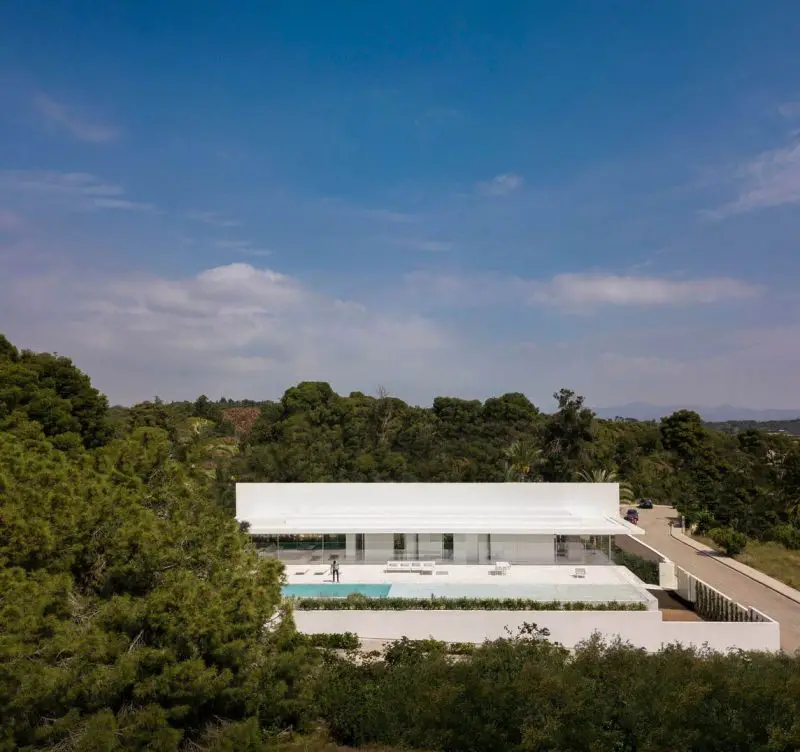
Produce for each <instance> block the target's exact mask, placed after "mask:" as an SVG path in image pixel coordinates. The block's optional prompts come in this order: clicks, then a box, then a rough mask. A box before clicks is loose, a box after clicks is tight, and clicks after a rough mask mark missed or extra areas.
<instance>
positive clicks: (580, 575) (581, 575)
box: [573, 567, 586, 580]
mask: <svg viewBox="0 0 800 752" xmlns="http://www.w3.org/2000/svg"><path fill="white" fill-rule="evenodd" d="M573 577H577V578H578V579H579V580H582V579H583V578H584V577H586V570H585V569H584V568H583V567H576V568H575V574H574V575H573Z"/></svg>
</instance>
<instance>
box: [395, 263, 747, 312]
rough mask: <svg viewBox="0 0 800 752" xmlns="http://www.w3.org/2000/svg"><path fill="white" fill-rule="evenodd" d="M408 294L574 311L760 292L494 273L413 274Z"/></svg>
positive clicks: (730, 286) (704, 283) (702, 283)
mask: <svg viewBox="0 0 800 752" xmlns="http://www.w3.org/2000/svg"><path fill="white" fill-rule="evenodd" d="M405 283H406V288H407V291H408V292H409V293H410V294H412V295H414V296H417V297H419V298H420V299H422V300H425V301H426V302H427V303H428V305H434V304H438V305H440V306H444V307H446V306H453V307H466V306H475V305H495V304H504V305H508V304H511V305H514V304H517V305H520V304H525V303H527V304H530V305H544V306H552V307H555V308H558V309H560V310H562V311H564V312H570V313H578V312H586V311H590V310H594V309H596V308H597V307H599V306H639V307H647V306H664V307H669V306H686V305H701V304H713V303H724V302H728V301H746V300H752V299H754V298H757V297H758V296H759V295H761V293H762V292H763V290H762V288H761V287H760V286H758V285H754V284H751V283H748V282H743V281H740V280H736V279H730V278H727V277H709V278H703V279H688V280H677V279H670V278H666V277H646V276H636V275H624V276H623V275H615V274H558V275H556V276H554V277H552V278H551V279H549V280H537V279H525V278H522V277H507V276H502V275H499V274H483V275H461V274H431V273H428V272H414V273H412V274H408V275H406V277H405Z"/></svg>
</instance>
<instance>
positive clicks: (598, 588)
mask: <svg viewBox="0 0 800 752" xmlns="http://www.w3.org/2000/svg"><path fill="white" fill-rule="evenodd" d="M281 593H282V594H283V595H284V596H286V597H287V598H346V597H347V596H348V595H354V594H359V595H363V596H365V597H366V598H479V599H503V598H525V599H528V600H532V601H542V602H547V601H561V602H563V603H566V602H574V601H583V602H586V603H593V602H599V603H606V602H610V601H618V602H621V603H625V602H627V603H644V602H647V600H648V599H647V596H646V595H644V594H643V593H642V592H641V591H640V590H639V589H638V588H637V587H636V586H634V585H631V584H629V583H628V584H624V583H617V584H596V585H591V584H589V585H586V584H580V585H579V584H574V585H566V584H527V583H514V584H511V583H509V584H507V585H505V584H494V583H486V584H478V583H443V582H442V583H439V582H437V583H433V582H432V583H430V584H423V583H365V582H362V583H350V582H343V583H341V584H339V583H330V582H324V583H318V584H317V583H310V582H304V583H298V584H293V585H284V586H283V587H282V588H281Z"/></svg>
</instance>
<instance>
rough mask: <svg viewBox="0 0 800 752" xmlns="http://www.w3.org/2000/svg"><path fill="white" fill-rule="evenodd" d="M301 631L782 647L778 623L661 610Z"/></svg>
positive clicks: (329, 618) (476, 617)
mask: <svg viewBox="0 0 800 752" xmlns="http://www.w3.org/2000/svg"><path fill="white" fill-rule="evenodd" d="M294 619H295V623H296V624H297V628H298V629H299V630H300V631H301V632H306V633H332V632H355V633H356V634H357V635H359V637H361V638H362V639H382V640H396V639H399V638H401V637H408V638H409V639H412V640H420V639H426V638H433V639H436V640H443V641H446V642H473V643H480V642H483V641H484V640H493V639H497V638H500V637H507V636H509V634H508V631H507V630H510V631H511V633H512V634H515V633H516V631H517V629H518V628H519V627H520V626H522V624H523V623H526V622H527V623H534V624H536V625H537V626H539V627H546V628H547V629H549V630H550V639H551V640H553V641H555V642H560V643H561V644H562V645H564V647H567V648H573V647H575V646H576V645H577V644H578V643H580V642H582V641H583V640H587V639H589V638H590V637H591V636H592V634H593V633H595V632H598V633H599V634H600V635H601V636H603V637H604V638H606V639H613V638H615V637H617V636H619V637H620V638H621V639H622V640H624V641H627V642H630V643H631V644H632V645H634V646H636V647H640V648H644V649H645V650H648V651H651V652H654V651H657V650H659V649H660V648H662V647H663V646H665V645H668V644H670V643H680V644H683V645H685V646H687V647H688V646H695V647H698V648H699V647H702V646H703V645H704V644H707V647H709V648H710V649H712V650H716V651H721V652H724V651H727V650H729V649H741V650H766V651H777V650H779V649H780V634H779V628H778V624H777V623H776V622H774V621H771V620H770V621H766V622H759V623H748V622H724V623H715V622H664V621H662V619H661V612H660V611H411V610H409V611H367V610H364V611H296V612H295V614H294Z"/></svg>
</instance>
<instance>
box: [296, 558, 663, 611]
mask: <svg viewBox="0 0 800 752" xmlns="http://www.w3.org/2000/svg"><path fill="white" fill-rule="evenodd" d="M576 570H582V572H583V576H576ZM578 574H580V572H578ZM286 582H287V585H286V587H285V589H284V594H285V595H288V596H297V597H314V598H318V597H326V596H328V597H345V596H347V595H348V594H349V593H358V592H360V593H362V594H363V595H366V596H367V597H376V598H418V599H419V598H422V599H424V598H431V597H434V598H475V599H506V598H524V599H526V600H532V601H540V602H551V601H558V602H560V603H579V602H582V603H611V602H616V603H629V604H633V603H640V604H644V605H645V606H646V607H647V608H648V609H649V610H655V609H658V601H657V600H656V598H655V597H654V596H653V595H652V594H651V593H650V592H649V590H648V589H647V587H646V586H645V585H644V583H642V582H641V580H639V579H638V578H637V577H636V576H635V575H633V574H632V573H631V572H630V571H629V570H628V569H626V568H625V567H617V566H610V565H603V566H585V567H567V566H560V565H550V566H526V565H512V566H511V567H510V569H508V570H507V572H506V573H505V574H502V575H499V574H496V573H495V569H494V567H492V566H481V565H474V566H473V565H452V566H437V569H436V573H435V574H420V573H416V572H387V571H386V566H385V565H383V566H381V565H371V564H361V565H358V566H352V567H350V566H346V565H345V566H342V567H341V570H340V583H339V585H338V586H337V585H334V584H332V579H331V574H330V571H329V568H325V567H314V566H291V565H287V568H286Z"/></svg>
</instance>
